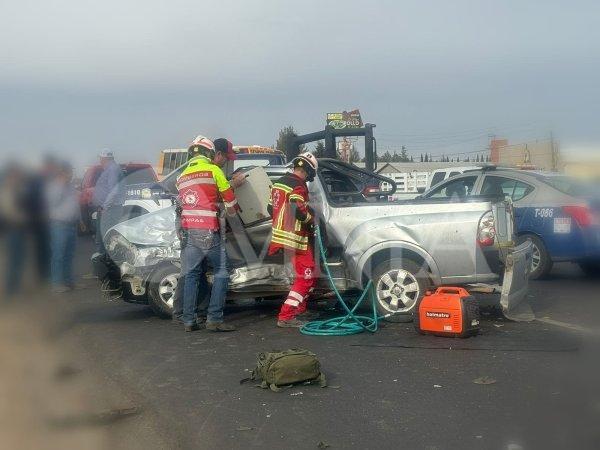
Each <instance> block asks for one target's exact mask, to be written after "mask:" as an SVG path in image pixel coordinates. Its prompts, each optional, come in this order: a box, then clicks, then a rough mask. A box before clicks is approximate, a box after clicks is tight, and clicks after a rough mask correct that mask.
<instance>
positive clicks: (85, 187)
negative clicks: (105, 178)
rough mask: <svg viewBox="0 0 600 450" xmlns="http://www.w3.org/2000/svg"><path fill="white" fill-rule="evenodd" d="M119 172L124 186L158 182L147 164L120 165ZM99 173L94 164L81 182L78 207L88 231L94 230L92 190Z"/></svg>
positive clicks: (100, 168)
mask: <svg viewBox="0 0 600 450" xmlns="http://www.w3.org/2000/svg"><path fill="white" fill-rule="evenodd" d="M121 170H122V171H123V183H124V185H125V186H128V185H130V184H139V183H153V182H155V181H158V178H157V176H156V172H155V171H154V169H153V168H152V166H151V165H150V164H147V163H127V164H121ZM101 173H102V166H101V165H100V164H96V165H94V166H91V167H89V168H88V169H87V170H86V171H85V174H84V175H83V179H82V180H81V196H80V197H79V205H80V207H81V219H82V221H83V223H84V225H85V228H86V230H88V231H93V228H94V227H93V221H92V214H93V213H94V211H95V208H94V206H93V205H92V199H93V198H94V188H95V187H96V183H97V182H98V178H100V174H101Z"/></svg>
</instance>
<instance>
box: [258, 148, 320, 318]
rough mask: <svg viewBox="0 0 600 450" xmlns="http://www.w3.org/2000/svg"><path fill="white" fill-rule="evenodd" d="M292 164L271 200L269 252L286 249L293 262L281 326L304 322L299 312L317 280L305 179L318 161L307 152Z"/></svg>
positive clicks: (313, 172)
mask: <svg viewBox="0 0 600 450" xmlns="http://www.w3.org/2000/svg"><path fill="white" fill-rule="evenodd" d="M293 167H294V170H293V172H291V173H287V174H285V175H284V176H283V177H282V178H280V179H279V180H278V181H277V182H276V183H274V184H273V188H272V189H271V198H270V201H269V212H270V213H271V216H272V218H273V225H272V235H271V243H270V245H269V255H273V254H275V253H277V252H280V251H283V252H284V254H285V256H286V257H289V258H291V261H292V264H293V266H294V282H293V284H292V286H291V288H290V292H289V294H288V296H287V298H286V300H285V302H284V303H283V305H282V307H281V310H280V312H279V316H278V318H277V326H278V327H281V328H300V327H302V326H303V325H304V324H305V322H304V321H302V320H299V319H298V318H297V316H298V315H300V314H302V313H304V312H305V311H306V302H307V300H308V297H309V295H310V294H311V292H312V291H313V289H314V284H315V276H314V275H315V274H314V272H315V257H314V252H313V246H312V244H313V242H312V241H313V240H312V237H313V236H312V235H313V223H314V218H313V214H312V212H311V210H310V208H309V206H308V201H309V198H308V187H307V185H306V182H307V181H312V180H314V177H315V175H316V173H317V167H318V162H317V159H316V158H315V156H314V155H313V154H312V153H308V152H307V153H302V154H300V155H299V156H298V157H296V158H295V159H294V161H293Z"/></svg>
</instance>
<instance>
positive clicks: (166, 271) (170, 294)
mask: <svg viewBox="0 0 600 450" xmlns="http://www.w3.org/2000/svg"><path fill="white" fill-rule="evenodd" d="M178 280H179V268H178V267H176V266H174V265H172V264H167V265H163V266H161V267H159V268H158V269H157V270H156V271H155V272H154V273H153V274H152V275H151V277H150V283H149V285H148V304H149V305H150V308H152V311H154V313H155V314H156V315H157V316H159V317H163V318H167V319H168V318H170V317H171V316H172V315H173V301H174V299H175V290H176V289H177V282H178Z"/></svg>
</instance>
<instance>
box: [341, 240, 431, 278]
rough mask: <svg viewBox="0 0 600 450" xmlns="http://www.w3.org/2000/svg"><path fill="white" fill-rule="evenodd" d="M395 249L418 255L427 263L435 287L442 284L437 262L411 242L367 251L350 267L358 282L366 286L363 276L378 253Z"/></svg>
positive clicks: (384, 244) (383, 244)
mask: <svg viewBox="0 0 600 450" xmlns="http://www.w3.org/2000/svg"><path fill="white" fill-rule="evenodd" d="M388 249H395V250H398V251H399V252H402V250H408V251H410V252H413V253H416V254H417V255H419V256H420V257H421V259H423V261H425V263H426V264H427V266H428V268H429V271H430V272H431V279H432V281H433V283H434V285H436V286H438V285H440V284H441V283H442V280H441V277H440V271H439V268H438V266H437V264H436V262H435V260H434V259H433V258H432V257H431V255H430V254H429V253H427V252H426V251H425V250H423V249H422V248H421V247H419V246H418V245H415V244H413V243H411V242H406V241H385V242H380V243H378V244H375V245H373V246H371V247H370V248H368V249H367V250H365V252H364V253H363V254H362V256H361V257H360V258H359V259H358V261H357V263H356V264H355V265H354V266H353V267H349V269H350V271H351V273H352V274H353V275H354V277H355V279H356V280H358V281H359V282H360V283H362V284H363V285H364V284H365V280H363V274H364V273H365V268H366V266H367V264H368V262H369V260H370V259H371V258H372V257H373V255H375V254H376V253H377V252H379V251H381V250H388Z"/></svg>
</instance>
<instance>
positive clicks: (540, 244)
mask: <svg viewBox="0 0 600 450" xmlns="http://www.w3.org/2000/svg"><path fill="white" fill-rule="evenodd" d="M525 241H531V243H532V245H533V255H532V258H531V272H530V273H529V279H530V280H540V279H543V278H545V277H547V276H548V274H549V273H550V272H551V271H552V266H553V265H554V262H553V261H552V258H550V254H549V253H548V250H546V246H545V245H544V241H542V240H541V239H540V238H539V237H537V236H535V235H533V234H525V235H523V236H520V237H519V244H522V243H523V242H525Z"/></svg>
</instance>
